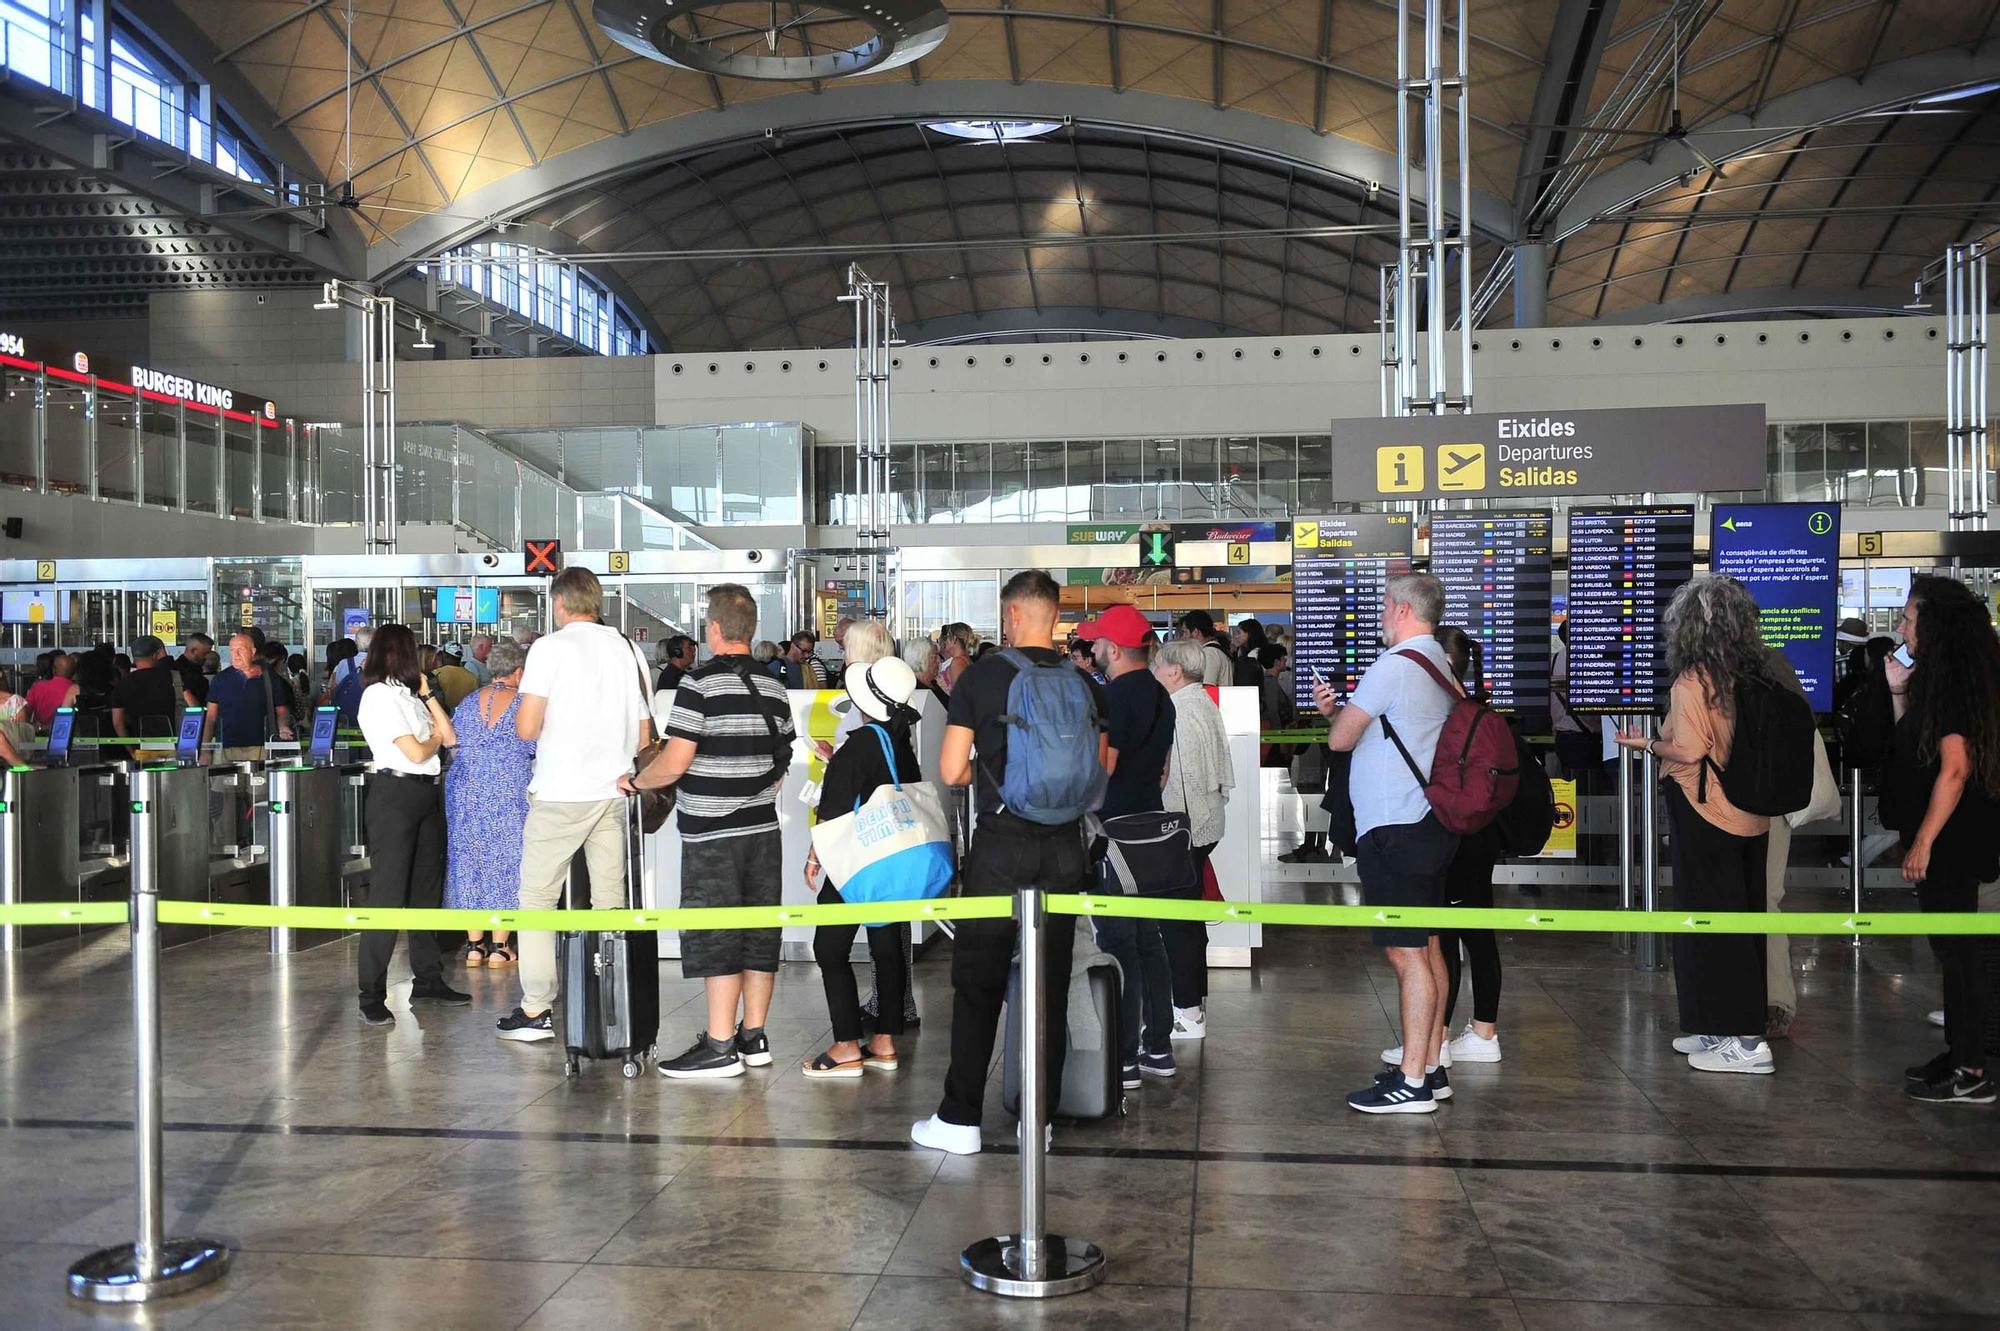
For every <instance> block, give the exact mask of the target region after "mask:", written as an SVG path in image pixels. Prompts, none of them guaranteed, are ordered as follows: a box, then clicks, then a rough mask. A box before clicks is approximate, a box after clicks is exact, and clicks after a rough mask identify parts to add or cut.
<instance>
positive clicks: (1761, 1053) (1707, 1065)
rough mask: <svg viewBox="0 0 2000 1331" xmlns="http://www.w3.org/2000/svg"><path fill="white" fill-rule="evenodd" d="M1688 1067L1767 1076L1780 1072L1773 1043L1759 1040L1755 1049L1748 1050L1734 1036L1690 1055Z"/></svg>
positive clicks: (1707, 1070) (1702, 1070)
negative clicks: (1773, 1053)
mask: <svg viewBox="0 0 2000 1331" xmlns="http://www.w3.org/2000/svg"><path fill="white" fill-rule="evenodd" d="M1688 1066H1689V1067H1691V1068H1693V1069H1694V1070H1695V1071H1697V1072H1755V1073H1761V1074H1765V1075H1769V1074H1770V1073H1773V1072H1776V1071H1777V1070H1778V1060H1777V1059H1775V1058H1773V1057H1772V1056H1771V1042H1770V1041H1768V1040H1759V1041H1758V1042H1757V1047H1756V1048H1755V1049H1751V1048H1748V1047H1747V1046H1745V1045H1744V1043H1743V1041H1742V1040H1741V1039H1740V1038H1739V1037H1737V1036H1734V1035H1731V1036H1727V1037H1725V1038H1724V1039H1723V1040H1722V1041H1721V1042H1720V1043H1718V1044H1716V1045H1715V1046H1713V1047H1712V1048H1709V1049H1704V1050H1702V1051H1701V1052H1700V1053H1698V1054H1689V1055H1688Z"/></svg>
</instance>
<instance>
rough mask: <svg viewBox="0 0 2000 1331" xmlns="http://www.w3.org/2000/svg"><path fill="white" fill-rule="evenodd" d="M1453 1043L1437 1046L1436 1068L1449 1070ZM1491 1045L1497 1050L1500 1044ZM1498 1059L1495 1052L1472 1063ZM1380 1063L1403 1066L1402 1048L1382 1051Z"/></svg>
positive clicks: (1491, 1061)
mask: <svg viewBox="0 0 2000 1331" xmlns="http://www.w3.org/2000/svg"><path fill="white" fill-rule="evenodd" d="M1455 1043H1457V1041H1455V1040H1446V1041H1445V1042H1444V1044H1442V1045H1441V1046H1439V1048H1438V1066H1439V1067H1441V1068H1449V1067H1450V1066H1451V1047H1452V1045H1454V1044H1455ZM1493 1043H1494V1045H1495V1047H1496V1050H1497V1047H1498V1045H1499V1043H1500V1042H1499V1041H1498V1040H1495V1041H1494V1042H1493ZM1499 1059H1500V1055H1499V1054H1498V1053H1497V1052H1496V1053H1495V1054H1494V1055H1493V1057H1492V1058H1489V1059H1475V1060H1473V1061H1474V1062H1486V1063H1495V1062H1498V1061H1499ZM1382 1061H1383V1062H1384V1063H1387V1064H1388V1065H1389V1066H1390V1067H1392V1068H1398V1067H1401V1066H1402V1065H1403V1046H1401V1045H1396V1046H1394V1047H1392V1048H1389V1049H1384V1050H1383V1051H1382Z"/></svg>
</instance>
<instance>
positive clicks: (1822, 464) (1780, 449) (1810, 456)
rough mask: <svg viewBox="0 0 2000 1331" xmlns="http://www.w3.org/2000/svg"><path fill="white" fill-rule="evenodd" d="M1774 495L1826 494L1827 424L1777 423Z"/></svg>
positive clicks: (1810, 496)
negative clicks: (1778, 424)
mask: <svg viewBox="0 0 2000 1331" xmlns="http://www.w3.org/2000/svg"><path fill="white" fill-rule="evenodd" d="M1771 484H1772V489H1773V491H1774V493H1773V494H1772V496H1771V497H1772V498H1773V499H1780V500H1793V499H1805V500H1812V499H1824V498H1826V489H1825V486H1826V427H1825V426H1824V425H1821V424H1819V423H1818V422H1813V423H1810V424H1793V425H1780V426H1778V427H1777V455H1776V457H1775V459H1773V464H1772V466H1771Z"/></svg>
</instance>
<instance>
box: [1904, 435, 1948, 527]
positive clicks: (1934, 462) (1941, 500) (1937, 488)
mask: <svg viewBox="0 0 2000 1331" xmlns="http://www.w3.org/2000/svg"><path fill="white" fill-rule="evenodd" d="M1944 463H1945V440H1944V422H1943V421H1911V422H1910V472H1909V475H1910V480H1909V485H1908V490H1909V492H1910V493H1911V495H1912V499H1911V503H1912V504H1914V505H1915V506H1916V507H1918V508H1943V507H1944V504H1945V497H1946V490H1945V465H1944Z"/></svg>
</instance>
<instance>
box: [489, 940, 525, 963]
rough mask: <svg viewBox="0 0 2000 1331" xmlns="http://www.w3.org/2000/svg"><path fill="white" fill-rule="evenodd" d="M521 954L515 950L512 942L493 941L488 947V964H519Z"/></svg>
mask: <svg viewBox="0 0 2000 1331" xmlns="http://www.w3.org/2000/svg"><path fill="white" fill-rule="evenodd" d="M520 963H521V954H520V953H518V952H516V951H515V950H514V945H513V944H512V943H493V944H491V945H489V946H488V947H487V949H486V964H487V965H488V966H518V965H519V964H520Z"/></svg>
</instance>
